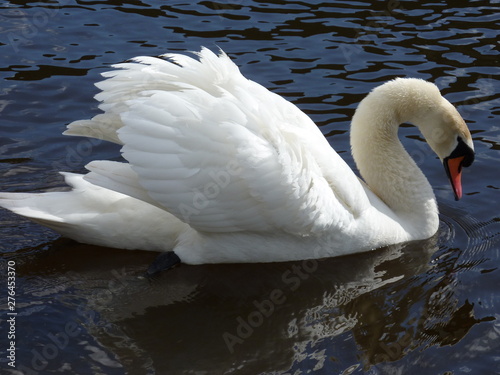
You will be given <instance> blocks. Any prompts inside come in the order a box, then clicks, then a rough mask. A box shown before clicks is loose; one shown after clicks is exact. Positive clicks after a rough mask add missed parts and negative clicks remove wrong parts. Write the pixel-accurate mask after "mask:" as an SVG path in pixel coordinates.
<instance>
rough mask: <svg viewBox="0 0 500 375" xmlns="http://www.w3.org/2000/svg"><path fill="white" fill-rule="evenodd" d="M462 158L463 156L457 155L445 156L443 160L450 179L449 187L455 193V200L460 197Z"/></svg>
mask: <svg viewBox="0 0 500 375" xmlns="http://www.w3.org/2000/svg"><path fill="white" fill-rule="evenodd" d="M464 158H465V157H464V156H459V157H456V158H446V159H445V160H444V169H445V170H446V174H447V175H448V178H449V179H450V182H451V187H452V188H453V193H454V194H455V200H457V201H458V200H459V199H460V198H462V163H463V161H464Z"/></svg>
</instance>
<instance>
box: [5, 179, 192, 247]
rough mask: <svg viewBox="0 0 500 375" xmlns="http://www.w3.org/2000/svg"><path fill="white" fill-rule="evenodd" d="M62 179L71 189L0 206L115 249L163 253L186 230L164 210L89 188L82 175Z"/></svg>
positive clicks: (16, 197)
mask: <svg viewBox="0 0 500 375" xmlns="http://www.w3.org/2000/svg"><path fill="white" fill-rule="evenodd" d="M63 175H64V177H65V180H66V182H67V183H68V185H70V186H72V187H73V189H72V190H70V191H65V192H48V193H34V194H25V193H0V207H4V208H6V209H8V210H10V211H12V212H14V213H16V214H19V215H22V216H24V217H26V218H28V219H30V220H32V221H34V222H36V223H39V224H42V225H44V226H46V227H49V228H51V229H53V230H55V231H56V232H58V233H60V234H61V235H63V236H64V237H68V238H72V239H74V240H76V241H78V242H82V243H88V244H93V245H100V246H108V247H115V248H119V249H137V250H150V251H168V250H171V249H172V248H173V247H174V244H175V242H176V241H177V238H178V236H179V235H180V233H181V232H183V231H184V230H187V229H189V226H188V225H187V224H185V223H183V222H181V221H180V220H179V219H177V218H176V217H175V216H173V215H172V214H170V213H169V212H167V211H164V210H161V209H159V208H157V207H154V206H152V205H150V204H148V203H145V202H143V201H140V200H138V199H135V198H132V197H129V196H126V195H124V194H121V193H117V192H114V191H111V190H108V189H105V188H102V187H99V186H96V185H93V184H91V183H90V182H88V181H86V180H85V179H84V176H83V175H78V174H73V173H63ZM137 218H140V220H138V219H137Z"/></svg>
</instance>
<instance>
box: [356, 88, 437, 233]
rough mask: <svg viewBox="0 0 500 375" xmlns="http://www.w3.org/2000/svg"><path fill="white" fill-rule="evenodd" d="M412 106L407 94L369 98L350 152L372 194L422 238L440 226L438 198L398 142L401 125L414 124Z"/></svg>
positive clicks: (376, 94)
mask: <svg viewBox="0 0 500 375" xmlns="http://www.w3.org/2000/svg"><path fill="white" fill-rule="evenodd" d="M397 89H399V90H402V91H404V88H400V87H398V88H397ZM416 105H417V104H416V103H415V101H412V95H411V93H408V92H399V93H397V92H391V91H390V90H387V92H384V91H383V90H378V91H374V92H372V93H370V94H369V95H368V96H367V97H366V98H365V99H364V100H363V101H362V102H361V103H360V105H359V107H358V109H357V110H356V113H355V115H354V117H353V119H352V124H351V147H352V154H353V157H354V160H355V162H356V165H357V167H358V169H359V172H360V173H361V176H362V177H363V179H364V180H365V182H366V183H367V184H368V186H369V187H370V189H371V190H372V191H373V192H374V193H375V194H376V195H377V196H378V197H379V198H380V199H381V200H382V201H384V202H385V204H386V205H387V206H388V207H389V208H390V209H391V210H392V211H393V212H394V214H395V215H396V216H397V219H398V221H399V222H400V223H401V224H402V225H403V226H404V227H405V229H406V230H407V231H408V232H409V233H411V235H412V236H413V237H414V238H418V237H420V238H426V237H429V236H432V235H433V234H434V233H435V232H436V230H437V227H438V225H439V219H438V210H437V203H436V199H435V196H434V193H433V191H432V187H431V185H430V184H429V182H428V181H427V178H426V177H425V176H424V174H423V173H422V171H421V170H420V168H419V167H418V166H417V164H416V163H415V161H414V160H413V159H412V158H411V157H410V155H409V154H408V152H406V150H405V149H404V147H403V145H402V144H401V142H400V140H399V137H398V129H399V126H400V124H402V123H404V122H413V123H415V121H412V120H415V117H416V116H415V113H417V111H418V108H415V106H416ZM415 125H417V126H418V124H415Z"/></svg>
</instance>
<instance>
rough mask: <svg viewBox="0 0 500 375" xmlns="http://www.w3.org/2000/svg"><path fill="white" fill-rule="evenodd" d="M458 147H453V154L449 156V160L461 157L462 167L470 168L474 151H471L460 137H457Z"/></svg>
mask: <svg viewBox="0 0 500 375" xmlns="http://www.w3.org/2000/svg"><path fill="white" fill-rule="evenodd" d="M457 141H458V145H457V147H455V149H454V150H453V152H452V153H451V154H450V156H449V158H450V159H453V158H458V157H460V156H463V157H464V159H463V162H462V165H461V166H462V167H470V165H471V164H472V162H473V161H474V150H472V149H471V148H470V147H469V146H468V145H467V144H466V143H465V142H464V140H463V139H462V137H457Z"/></svg>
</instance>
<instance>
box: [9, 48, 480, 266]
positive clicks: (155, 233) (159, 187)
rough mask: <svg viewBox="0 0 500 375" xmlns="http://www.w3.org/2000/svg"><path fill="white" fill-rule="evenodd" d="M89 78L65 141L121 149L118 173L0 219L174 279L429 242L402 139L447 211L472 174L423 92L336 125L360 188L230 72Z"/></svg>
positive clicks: (412, 84) (424, 193)
mask: <svg viewBox="0 0 500 375" xmlns="http://www.w3.org/2000/svg"><path fill="white" fill-rule="evenodd" d="M113 68H115V69H114V70H113V71H110V72H106V73H103V74H102V75H103V77H104V80H103V81H101V82H99V83H97V84H96V86H97V87H98V88H99V89H100V93H98V94H97V95H96V96H95V98H96V99H97V100H98V101H99V102H100V106H99V108H100V109H101V110H102V113H100V114H98V115H96V116H95V117H93V118H92V119H90V120H80V121H75V122H73V123H71V124H69V125H68V127H67V130H66V131H65V132H64V134H66V135H73V136H84V137H94V138H98V139H102V140H106V141H110V142H115V143H118V144H120V145H122V148H121V152H122V154H123V157H124V159H126V161H127V162H126V163H122V162H112V161H93V162H91V163H89V164H88V165H87V166H86V168H87V169H88V170H89V173H87V174H86V175H80V174H73V173H62V174H63V176H64V178H65V181H66V183H67V184H68V185H69V186H71V188H72V190H70V191H64V192H47V193H35V194H25V193H1V194H0V206H3V207H5V208H7V209H9V210H11V211H13V212H15V213H17V214H20V215H23V216H25V217H27V218H29V219H31V220H33V221H35V222H37V223H40V224H42V225H45V226H47V227H49V228H52V229H54V230H55V231H57V232H59V233H60V234H62V235H63V236H66V237H69V238H72V239H74V240H76V241H79V242H83V243H88V244H95V245H101V246H108V247H115V248H122V249H142V250H151V251H159V252H165V253H166V254H169V257H168V259H169V260H168V261H169V262H172V263H177V262H179V261H180V262H183V263H187V264H201V263H224V262H225V263H228V262H232V263H234V262H279V261H291V260H306V259H318V258H325V257H333V256H340V255H344V254H351V253H356V252H364V251H369V250H372V249H376V248H380V247H383V246H386V245H390V244H397V243H403V242H407V241H411V240H419V239H427V238H430V237H432V236H433V235H434V234H435V233H436V232H437V230H438V225H439V219H438V207H437V203H436V198H435V196H434V193H433V190H432V187H431V185H430V183H429V182H428V180H427V179H426V177H425V176H424V174H423V173H422V171H421V170H420V169H419V167H418V166H417V164H416V163H415V161H414V160H413V159H412V158H411V157H410V155H409V154H408V153H407V151H406V150H405V148H404V147H403V145H402V144H401V142H400V140H399V138H398V127H399V125H400V124H402V123H405V122H410V123H412V124H414V125H415V126H417V127H418V128H419V129H420V131H421V133H422V134H423V136H424V137H425V139H426V140H427V142H428V144H429V145H430V147H431V148H432V150H433V151H434V152H435V153H436V154H437V156H438V157H439V158H440V159H441V161H442V162H443V164H444V168H445V171H446V174H447V176H448V177H449V180H450V182H451V186H452V189H453V193H454V195H455V198H456V199H457V200H458V199H460V198H461V196H462V185H461V172H462V167H468V166H470V165H471V164H472V162H473V160H474V145H473V143H472V137H471V134H470V132H469V129H468V128H467V126H466V124H465V122H464V120H463V119H462V117H461V116H460V114H459V113H458V111H457V110H456V109H455V107H454V106H453V105H452V104H450V102H449V101H447V100H446V99H445V98H444V97H443V96H441V94H440V92H439V89H438V88H437V87H436V86H435V85H434V84H433V83H430V82H427V81H424V80H421V79H415V78H397V79H394V80H391V81H389V82H386V83H384V84H382V85H381V86H379V87H376V88H375V89H373V90H372V91H371V92H370V93H369V94H368V95H367V96H366V97H365V98H364V99H363V100H362V101H361V102H360V104H359V106H358V108H357V109H356V111H355V114H354V116H353V118H352V123H351V133H350V141H351V147H352V154H353V157H354V161H355V163H356V166H357V167H358V169H359V173H360V175H361V176H362V179H360V178H359V177H358V176H357V175H356V173H355V172H353V170H352V169H351V168H350V167H349V166H348V165H347V163H346V162H345V161H344V160H343V159H342V158H341V157H340V156H339V155H338V154H337V153H336V152H335V151H334V149H333V148H332V147H331V146H330V144H329V143H328V141H327V140H326V139H325V137H324V136H323V134H322V133H321V131H320V130H319V129H318V127H317V126H316V125H315V124H314V123H313V121H312V120H311V119H310V118H309V117H308V116H307V115H306V114H304V113H303V112H302V111H300V110H299V109H298V108H297V107H296V106H294V105H293V104H291V103H290V102H288V101H286V100H285V99H283V98H282V97H280V96H278V95H276V94H274V93H272V92H270V91H268V90H267V89H266V88H264V87H263V86H261V85H259V84H257V83H255V82H253V81H251V80H248V79H247V78H245V77H244V76H243V75H242V74H241V73H240V71H239V69H238V67H237V66H236V65H235V64H234V63H233V62H232V61H231V60H230V58H229V57H228V56H227V55H226V54H225V53H224V52H223V51H220V53H219V54H216V53H214V52H212V51H210V50H208V49H206V48H203V49H202V50H201V51H200V52H198V53H195V56H193V57H191V56H187V55H182V54H165V55H162V56H160V57H136V58H134V59H132V60H130V61H128V62H125V63H121V64H117V65H114V66H113Z"/></svg>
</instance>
